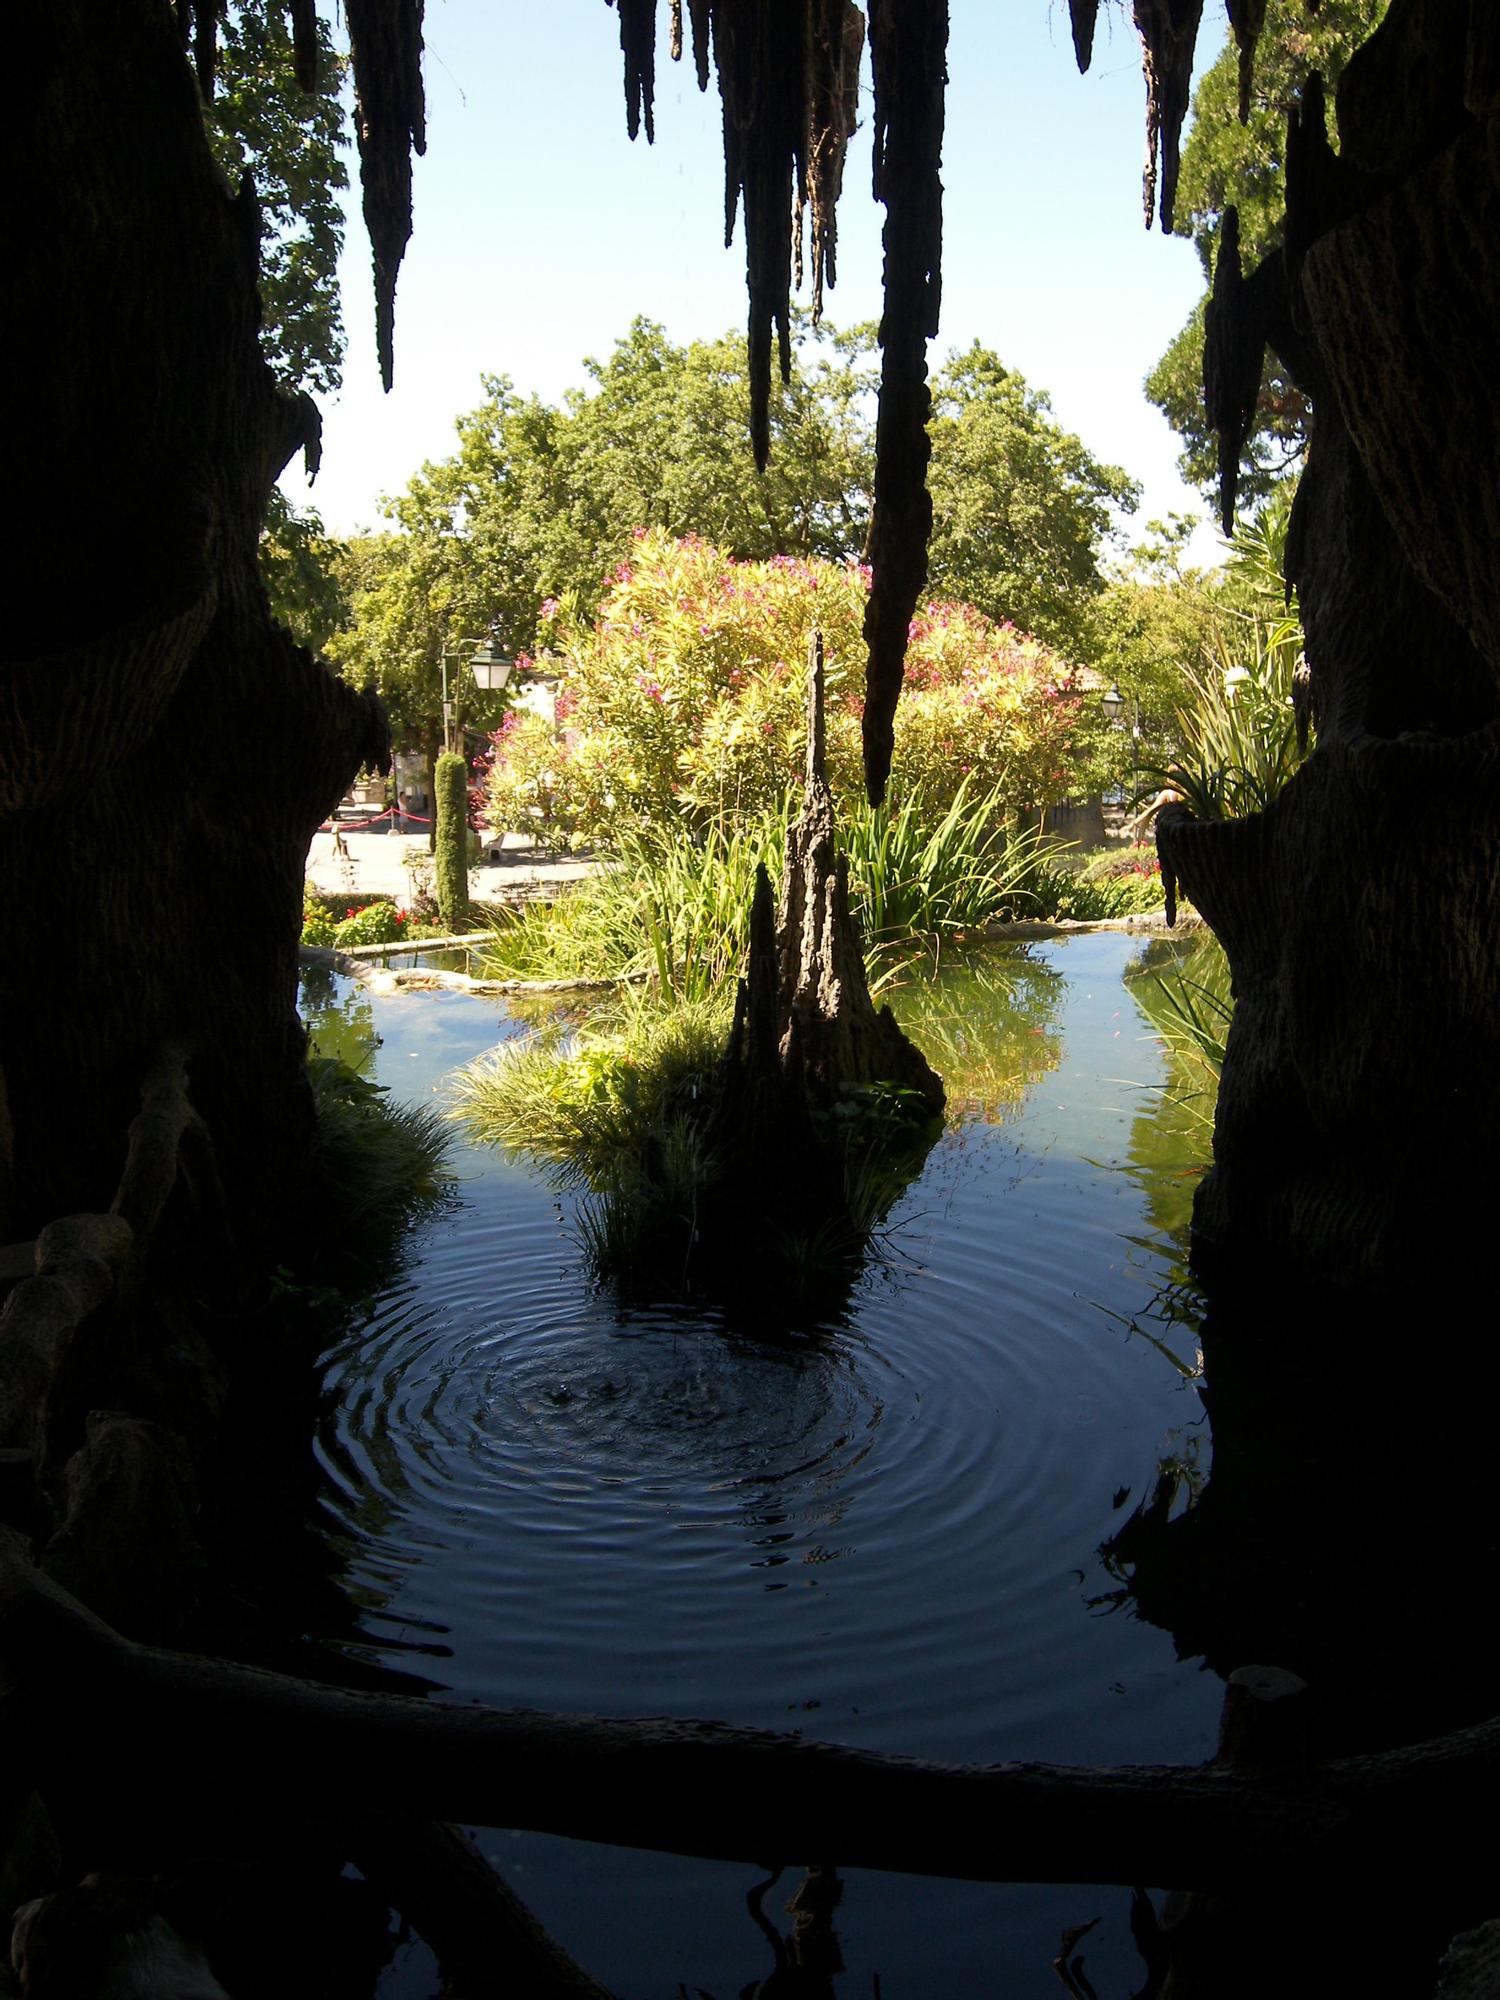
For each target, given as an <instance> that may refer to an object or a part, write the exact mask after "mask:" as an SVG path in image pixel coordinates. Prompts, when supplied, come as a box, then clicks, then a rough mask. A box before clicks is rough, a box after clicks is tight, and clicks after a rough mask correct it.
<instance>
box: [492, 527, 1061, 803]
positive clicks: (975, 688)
mask: <svg viewBox="0 0 1500 2000" xmlns="http://www.w3.org/2000/svg"><path fill="white" fill-rule="evenodd" d="M869 581H870V579H869V571H868V569H866V568H864V567H862V566H860V565H858V564H843V565H841V564H838V563H832V562H824V561H820V560H817V559H811V560H806V561H804V560H801V559H799V558H795V557H791V556H776V557H773V558H772V559H771V560H770V561H768V562H736V561H734V560H733V559H732V558H731V557H728V556H725V555H722V554H721V553H720V552H719V551H718V550H717V549H716V548H714V547H712V546H711V544H709V543H707V542H704V541H701V540H699V539H697V538H696V537H694V536H688V537H686V538H684V539H683V540H680V541H674V540H672V539H671V538H670V537H668V536H666V535H664V534H662V533H660V532H659V531H651V532H649V533H648V532H645V531H642V532H640V533H639V534H638V536H637V540H636V545H635V549H634V551H633V552H632V557H631V560H630V561H629V562H628V563H622V564H621V565H620V567H619V568H618V569H617V570H616V571H615V572H614V575H613V578H612V579H611V582H610V585H609V588H608V589H607V591H606V593H605V595H604V598H603V601H602V603H601V605H600V608H599V615H598V618H597V620H596V621H595V623H594V625H593V626H592V627H591V628H584V629H581V630H578V629H575V630H563V629H559V627H560V626H561V625H562V623H563V621H561V620H559V619H556V618H554V620H553V621H552V624H553V635H552V636H553V643H554V645H555V646H557V648H558V651H559V653H560V655H561V658H562V662H563V674H562V680H561V684H560V687H559V691H558V701H557V717H558V726H557V730H556V731H555V732H554V731H553V730H552V729H551V728H550V727H549V726H548V725H547V724H546V723H545V722H543V721H542V720H541V719H540V718H539V717H537V716H535V715H531V714H528V713H525V712H513V713H512V714H511V715H510V716H508V717H507V718H506V721H505V724H504V726H503V727H502V728H501V729H500V731H499V732H498V733H497V735H496V737H495V758H494V765H493V768H492V771H491V774H490V785H489V812H490V821H491V824H492V825H493V826H494V827H495V828H497V829H503V828H505V827H517V828H524V827H528V826H529V827H533V828H537V829H539V830H541V831H543V832H544V833H547V834H550V835H557V836H563V837H567V838H570V839H573V840H575V841H585V840H597V839H600V838H607V837H608V836H609V835H610V834H611V833H612V832H616V831H618V830H619V829H621V828H623V827H625V826H628V825H631V824H640V823H642V822H656V823H659V822H661V821H662V820H663V819H665V818H668V817H671V818H680V817H683V816H686V817H687V818H689V819H691V820H693V821H694V822H697V823H706V822H707V821H708V820H710V819H711V818H714V817H716V816H718V815H720V814H722V813H724V812H725V811H730V812H734V813H736V814H756V813H760V812H762V811H764V810H766V809H768V808H770V807H772V806H774V805H775V804H776V803H777V802H778V801H779V800H780V799H781V797H782V796H783V794H784V793H785V792H786V790H787V788H788V786H790V785H793V784H795V783H797V782H798V780H799V777H800V774H801V770H802V764H803V757H804V734H803V732H804V720H803V717H804V697H805V687H806V664H805V663H806V657H807V643H808V635H809V633H810V632H811V630H812V628H813V626H814V625H817V626H818V628H819V629H820V630H821V631H822V634H823V647H824V660H825V671H826V675H827V689H828V702H827V715H828V763H829V776H830V779H831V781H832V784H833V787H834V791H835V794H836V795H839V796H840V797H841V798H842V799H843V800H844V801H846V802H847V801H852V800H853V799H855V798H857V797H858V796H859V794H860V791H861V790H862V784H863V781H862V777H861V771H860V743H859V721H860V712H861V708H862V705H863V698H864V659H865V648H864V639H863V635H862V627H863V620H864V610H865V601H866V598H867V596H868V593H869ZM1081 706H1082V699H1081V695H1080V694H1079V692H1078V691H1077V690H1076V689H1075V687H1074V685H1073V683H1072V680H1071V677H1070V670H1069V669H1068V668H1067V666H1066V665H1065V664H1064V662H1062V661H1061V660H1060V659H1059V658H1058V657H1057V656H1056V655H1055V654H1052V653H1050V652H1048V651H1047V649H1046V648H1045V647H1044V646H1042V645H1041V644H1040V642H1039V641H1037V640H1035V639H1031V638H1027V637H1025V636H1024V635H1022V634H1021V633H1018V632H1016V631H1015V630H1014V629H1013V628H1012V627H1010V626H1008V625H996V624H995V623H994V622H993V621H992V620H990V619H988V618H986V617H985V616H984V615H983V614H982V613H981V612H978V611H976V610H974V609H973V608H972V606H969V605H961V604H949V603H942V602H936V601H935V602H932V603H929V604H925V605H923V606H921V607H920V610H919V614H918V616H917V617H916V618H915V619H914V621H913V623H912V628H911V644H910V648H909V651H908V654H907V685H906V692H905V693H904V694H903V696H902V700H901V705H900V708H899V709H898V712H897V716H896V764H895V785H896V789H897V790H898V791H900V790H903V789H913V788H916V787H918V786H920V787H921V789H922V791H923V793H924V795H925V797H926V799H927V801H928V804H929V806H930V807H931V808H932V809H934V810H936V811H937V812H938V813H941V812H942V811H944V810H945V809H946V807H947V806H948V804H949V803H951V801H952V799H953V797H954V795H955V794H956V792H957V791H958V788H959V786H960V785H961V784H962V783H963V781H964V779H965V778H966V777H968V778H969V779H970V789H971V791H972V792H980V791H984V792H988V791H991V790H995V789H997V788H998V790H999V791H1000V793H1001V795H1002V796H1003V797H1004V799H1005V800H1006V802H1007V804H1008V806H1009V807H1011V808H1012V809H1019V808H1021V807H1023V806H1028V805H1038V804H1042V803H1044V802H1045V801H1046V800H1048V799H1050V798H1055V797H1058V796H1060V795H1062V794H1063V793H1064V792H1066V791H1067V790H1068V788H1069V769H1070V746H1071V743H1072V741H1073V737H1074V735H1075V732H1076V727H1077V723H1078V717H1079V711H1080V708H1081Z"/></svg>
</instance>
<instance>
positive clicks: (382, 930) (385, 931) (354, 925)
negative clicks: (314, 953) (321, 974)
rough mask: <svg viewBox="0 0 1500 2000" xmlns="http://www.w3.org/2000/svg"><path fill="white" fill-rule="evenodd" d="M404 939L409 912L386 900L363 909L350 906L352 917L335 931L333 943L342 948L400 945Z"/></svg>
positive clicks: (367, 905)
mask: <svg viewBox="0 0 1500 2000" xmlns="http://www.w3.org/2000/svg"><path fill="white" fill-rule="evenodd" d="M303 935H304V936H305V935H306V932H305V931H304V933H303ZM405 936H406V912H405V911H404V910H398V909H397V908H396V905H395V904H394V903H390V902H385V901H383V900H382V901H379V902H374V903H366V904H365V905H364V907H363V908H362V909H355V908H353V907H352V906H351V907H350V910H349V914H348V915H347V916H346V917H345V918H344V919H343V921H342V922H341V923H337V924H335V925H334V927H333V942H334V944H336V945H337V946H339V947H340V948H343V947H345V946H347V945H352V944H399V943H400V942H401V941H402V939H403V938H404V937H405Z"/></svg>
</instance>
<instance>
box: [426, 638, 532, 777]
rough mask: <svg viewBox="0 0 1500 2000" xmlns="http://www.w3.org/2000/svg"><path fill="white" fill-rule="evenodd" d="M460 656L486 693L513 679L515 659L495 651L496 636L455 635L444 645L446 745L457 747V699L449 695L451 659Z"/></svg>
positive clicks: (445, 746) (490, 692)
mask: <svg viewBox="0 0 1500 2000" xmlns="http://www.w3.org/2000/svg"><path fill="white" fill-rule="evenodd" d="M450 658H451V659H454V660H457V661H458V662H459V664H460V666H466V667H467V668H468V669H469V672H470V673H471V674H472V675H473V676H474V681H475V685H476V686H477V687H478V688H480V689H481V690H482V692H483V693H485V694H498V693H499V692H500V690H501V689H502V688H503V687H504V686H505V683H506V682H507V681H508V680H509V679H510V676H511V670H512V669H513V668H514V666H515V664H516V663H515V661H514V660H507V659H504V658H502V656H501V655H500V654H499V653H497V652H496V651H495V646H494V641H493V640H492V639H455V640H454V642H453V644H452V645H451V646H444V648H443V656H442V665H443V748H444V750H449V751H451V750H452V748H453V703H452V702H451V701H450V700H449V699H448V661H449V659H450Z"/></svg>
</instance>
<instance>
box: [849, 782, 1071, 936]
mask: <svg viewBox="0 0 1500 2000" xmlns="http://www.w3.org/2000/svg"><path fill="white" fill-rule="evenodd" d="M1005 804H1006V801H1005V798H1004V795H1003V793H1002V792H1000V791H999V790H991V791H988V792H981V791H979V790H977V789H971V781H970V779H968V778H965V779H964V780H963V781H962V783H961V784H960V785H959V788H958V790H957V792H955V794H954V795H953V797H952V799H951V800H950V801H949V802H948V804H947V806H946V808H944V807H943V806H942V805H941V803H940V801H939V802H936V803H935V802H933V801H932V800H930V799H929V797H928V795H927V794H926V793H925V792H924V791H923V790H922V789H921V788H920V787H918V788H917V789H915V790H913V791H910V792H908V793H907V794H906V796H905V797H904V798H902V799H900V800H890V801H888V802H887V803H886V804H885V805H882V806H872V805H870V804H869V803H868V802H867V801H866V800H864V799H860V800H858V801H856V803H855V804H854V806H853V807H852V809H851V810H850V811H849V812H848V813H847V815H846V817H845V819H844V821H843V823H842V824H841V827H840V831H839V844H840V845H841V846H842V847H843V849H844V850H845V852H846V853H847V854H848V857H849V900H850V903H851V905H852V907H853V910H854V913H855V915H856V917H857V918H858V920H859V925H860V931H861V935H862V936H863V938H864V941H865V945H866V948H867V950H869V951H871V952H879V951H880V950H882V949H886V950H889V949H890V948H892V947H901V946H909V945H910V944H911V943H912V942H913V940H918V939H920V940H923V941H926V942H934V941H936V940H937V939H939V938H943V937H948V936H953V935H956V934H958V933H961V932H965V931H975V930H981V929H983V927H984V926H985V925H986V924H989V923H995V922H997V921H999V920H1000V919H1001V918H1004V917H1011V916H1017V915H1029V914H1030V913H1031V911H1032V910H1033V908H1034V907H1035V903H1036V884H1037V881H1038V879H1039V876H1040V874H1041V872H1042V845H1041V840H1040V836H1039V835H1037V834H1035V833H1031V832H1020V833H1018V832H1015V831H1014V830H1013V829H1010V828H1008V827H1007V826H1006V825H1005V823H1004V819H1003V813H1004V809H1005Z"/></svg>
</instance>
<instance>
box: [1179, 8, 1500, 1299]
mask: <svg viewBox="0 0 1500 2000" xmlns="http://www.w3.org/2000/svg"><path fill="white" fill-rule="evenodd" d="M1491 19H1492V16H1491V10H1490V9H1488V8H1486V7H1483V6H1475V7H1472V8H1465V7H1464V6H1462V5H1454V4H1449V0H1395V4H1393V6H1392V7H1391V10H1390V13H1389V15H1388V17H1387V20H1386V23H1385V25H1384V26H1383V27H1382V28H1381V30H1380V31H1379V32H1378V33H1377V34H1376V35H1375V36H1374V37H1373V38H1372V39H1371V40H1370V42H1368V43H1367V44H1366V45H1365V47H1364V48H1363V49H1362V50H1361V51H1360V52H1359V54H1358V55H1357V56H1356V57H1355V58H1354V59H1353V60H1352V61H1351V63H1350V64H1349V67H1348V69H1347V71H1346V72H1345V75H1344V77H1343V79H1342V81H1341V83H1340V87H1339V94H1338V113H1339V136H1340V141H1341V150H1340V152H1339V153H1338V154H1337V155H1335V154H1334V153H1333V151H1332V149H1331V147H1330V146H1329V143H1328V141H1327V139H1326V138H1325V137H1324V133H1323V109H1322V98H1321V91H1320V90H1319V89H1318V88H1317V86H1316V83H1314V84H1312V85H1310V86H1309V89H1308V92H1307V94H1306V97H1305V100H1304V103H1303V106H1302V108H1301V111H1300V113H1299V114H1298V116H1297V117H1296V118H1295V119H1294V124H1293V132H1292V143H1291V144H1290V145H1289V147H1288V156H1287V228H1286V251H1285V254H1284V256H1283V255H1282V254H1281V253H1277V254H1276V256H1275V257H1273V258H1272V259H1269V260H1267V263H1266V264H1264V265H1262V266H1261V268H1260V269H1259V270H1258V271H1257V272H1256V273H1255V274H1254V275H1253V276H1252V277H1251V278H1249V279H1247V280H1245V281H1244V282H1243V283H1240V282H1239V281H1238V279H1237V277H1236V275H1235V273H1234V271H1233V270H1231V269H1230V268H1229V258H1228V254H1227V253H1226V258H1225V265H1226V268H1225V271H1224V274H1223V279H1222V282H1218V283H1216V287H1215V306H1216V311H1217V313H1218V314H1219V324H1220V328H1221V332H1222V336H1223V337H1222V338H1221V339H1220V341H1219V344H1218V349H1217V360H1218V369H1217V373H1216V367H1215V356H1214V355H1213V354H1210V356H1209V364H1208V375H1209V379H1208V383H1207V388H1208V402H1209V410H1210V415H1211V417H1213V419H1214V421H1215V422H1216V423H1222V424H1223V425H1224V426H1225V428H1227V430H1228V431H1229V433H1230V435H1231V436H1233V431H1234V410H1235V404H1236V397H1237V392H1238V388H1239V385H1240V378H1241V376H1242V375H1243V369H1242V368H1241V367H1239V365H1238V361H1243V359H1244V357H1245V356H1246V355H1247V354H1248V355H1249V356H1250V357H1251V359H1252V360H1253V362H1254V366H1255V369H1256V371H1257V373H1258V369H1259V356H1260V347H1261V342H1262V341H1263V340H1269V341H1270V343H1271V345H1272V346H1273V347H1274V348H1275V349H1276V350H1277V352H1278V353H1279V354H1280V355H1281V357H1282V359H1283V361H1284V362H1285V363H1286V365H1287V366H1288V368H1289V369H1290V370H1291V372H1292V374H1293V375H1294V376H1295V378H1296V379H1297V381H1298V383H1299V385H1301V386H1302V387H1303V388H1305V389H1306V390H1307V392H1308V393H1309V395H1310V396H1311V399H1312V403H1313V408H1314V411H1315V429H1314V435H1313V443H1312V448H1311V453H1310V457H1309V462H1308V467H1307V471H1306V473H1305V474H1304V477H1303V480H1302V485H1301V488H1300V490H1299V493H1298V496H1297V503H1296V509H1295V512H1294V515H1293V522H1292V533H1291V540H1290V548H1289V555H1288V570H1289V574H1290V576H1291V580H1292V581H1293V582H1294V583H1295V584H1296V585H1297V588H1298V591H1299V593H1300V598H1301V606H1302V614H1303V621H1304V625H1305V628H1306V634H1307V658H1308V662H1309V664H1310V667H1311V670H1312V695H1313V702H1314V705H1315V712H1316V716H1317V722H1318V746H1317V749H1316V751H1315V753H1314V755H1313V756H1312V758H1311V759H1310V760H1309V762H1308V763H1307V765H1306V766H1305V767H1304V768H1303V769H1302V770H1301V771H1300V772H1299V773H1298V775H1297V776H1296V777H1295V778H1294V779H1293V780H1292V782H1291V783H1290V784H1289V785H1288V786H1287V788H1286V790H1285V792H1284V793H1282V795H1281V796H1280V797H1279V798H1278V799H1277V800H1276V802H1275V803H1274V805H1273V806H1272V807H1271V809H1270V810H1269V811H1267V812H1265V813H1263V814H1261V815H1259V816H1257V817H1256V818H1254V819H1250V820H1246V821H1240V822H1236V823H1229V824H1224V825H1206V824H1199V823H1197V822H1194V821H1193V820H1191V818H1190V817H1188V816H1187V815H1186V814H1185V813H1183V812H1181V811H1179V812H1176V813H1169V814H1165V815H1163V821H1164V823H1163V825H1162V827H1161V832H1160V846H1161V854H1162V860H1163V865H1164V867H1165V868H1167V869H1168V870H1170V871H1171V872H1172V873H1175V874H1176V875H1177V876H1178V877H1179V878H1180V879H1181V881H1182V884H1183V886H1184V887H1185V888H1186V890H1187V892H1188V894H1189V895H1190V896H1191V897H1192V899H1193V901H1194V902H1195V903H1196V904H1197V906H1198V907H1199V909H1200V910H1201V911H1202V912H1203V914H1204V916H1205V917H1207V919H1208V920H1209V922H1210V923H1211V924H1212V925H1213V927H1214V929H1215V930H1216V931H1217V932H1218V934H1219V936H1220V937H1221V938H1222V940H1223V942H1224V945H1225V948H1226V950H1227V952H1228V955H1229V961H1230V965H1231V968H1232V970H1233V973H1234V982H1235V990H1236V994H1237V996H1238V1008H1237V1012H1236V1016H1235V1020H1234V1025H1233V1028H1232V1031H1231V1035H1230V1041H1229V1049H1228V1054H1227V1057H1226V1060H1225V1065H1224V1076H1223V1086H1222V1089H1221V1093H1220V1098H1219V1111H1218V1120H1217V1125H1216V1128H1215V1137H1214V1157H1215V1165H1214V1169H1213V1172H1212V1174H1211V1175H1210V1176H1209V1177H1208V1179H1207V1180H1206V1181H1205V1183H1204V1185H1203V1187H1202V1189H1201V1191H1200V1194H1199V1198H1198V1203H1197V1207H1196V1211H1195V1218H1194V1220H1195V1226H1196V1231H1197V1236H1198V1245H1199V1250H1200V1253H1202V1252H1205V1251H1206V1252H1209V1253H1211V1254H1212V1253H1219V1254H1221V1255H1222V1254H1226V1253H1227V1255H1228V1257H1229V1258H1230V1260H1231V1261H1232V1260H1234V1259H1236V1258H1239V1257H1247V1258H1251V1259H1259V1258H1261V1257H1262V1256H1263V1255H1264V1254H1265V1253H1267V1252H1269V1253H1271V1254H1272V1255H1273V1256H1275V1257H1277V1258H1280V1259H1287V1258H1289V1259H1290V1261H1291V1263H1292V1264H1293V1265H1294V1266H1300V1267H1302V1268H1304V1269H1307V1270H1311V1271H1315V1272H1317V1273H1319V1274H1320V1275H1322V1276H1324V1277H1327V1278H1330V1279H1332V1280H1333V1281H1335V1282H1337V1283H1339V1284H1342V1285H1345V1286H1352V1287H1355V1288H1363V1289H1369V1290H1374V1289H1377V1288H1382V1287H1385V1286H1388V1285H1390V1284H1392V1283H1393V1282H1400V1281H1403V1280H1407V1279H1410V1280H1412V1281H1414V1282H1418V1283H1423V1282H1426V1281H1428V1279H1429V1278H1430V1277H1431V1276H1432V1275H1433V1274H1434V1273H1436V1272H1441V1273H1442V1274H1443V1277H1444V1280H1445V1281H1446V1280H1447V1279H1448V1278H1449V1277H1451V1276H1453V1275H1456V1274H1465V1273H1467V1274H1471V1275H1474V1276H1480V1275H1482V1274H1483V1273H1484V1272H1485V1271H1486V1269H1487V1267H1488V1264H1489V1260H1490V1241H1489V1238H1490V1232H1491V1228H1492V1213H1493V1195H1494V1147H1495V1133H1496V1131H1497V1128H1500V1061H1497V1052H1500V370H1497V367H1496V356H1497V354H1500V76H1497V74H1496V59H1497V58H1496V45H1495V40H1494V33H1493V29H1492V27H1490V26H1488V25H1487V23H1489V22H1490V21H1491ZM1487 36H1488V42H1487V43H1486V37H1487ZM1486 48H1488V54H1486ZM1213 345H1214V343H1213V342H1212V341H1211V342H1210V346H1211V347H1212V346H1213ZM1237 357H1238V361H1237Z"/></svg>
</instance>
